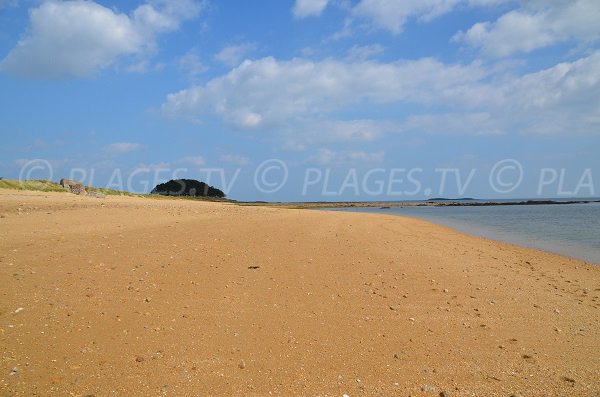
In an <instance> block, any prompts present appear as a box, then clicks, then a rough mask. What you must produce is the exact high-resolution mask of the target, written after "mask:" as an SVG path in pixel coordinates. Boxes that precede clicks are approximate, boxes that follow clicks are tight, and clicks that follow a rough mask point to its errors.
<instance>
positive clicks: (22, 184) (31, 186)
mask: <svg viewBox="0 0 600 397" xmlns="http://www.w3.org/2000/svg"><path fill="white" fill-rule="evenodd" d="M0 189H15V190H34V191H39V192H68V191H69V190H68V189H67V188H64V187H62V186H61V185H59V184H58V183H56V182H52V181H46V180H41V179H32V180H25V181H19V180H11V179H0ZM85 190H86V191H87V192H88V193H90V192H96V193H102V194H105V195H112V196H136V195H135V194H133V193H129V192H124V191H122V190H115V189H105V188H95V187H91V186H86V187H85Z"/></svg>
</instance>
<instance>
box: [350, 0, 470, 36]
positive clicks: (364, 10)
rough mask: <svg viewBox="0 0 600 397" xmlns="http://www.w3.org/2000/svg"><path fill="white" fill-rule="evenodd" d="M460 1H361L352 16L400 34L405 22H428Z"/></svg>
mask: <svg viewBox="0 0 600 397" xmlns="http://www.w3.org/2000/svg"><path fill="white" fill-rule="evenodd" d="M459 2H460V0H403V1H398V0H361V1H360V2H359V3H358V4H357V5H356V6H355V7H354V8H353V10H352V13H353V15H354V16H356V17H359V18H364V19H367V20H368V21H370V22H371V23H372V24H373V25H374V26H375V27H378V28H381V29H386V30H389V31H390V32H392V33H394V34H398V33H401V32H402V30H403V28H404V25H405V23H406V21H407V20H408V19H409V18H411V17H415V18H417V19H419V20H423V21H429V20H432V19H434V18H436V17H438V16H440V15H442V14H445V13H447V12H449V11H450V10H452V9H453V8H454V7H455V6H456V5H457V4H458V3H459Z"/></svg>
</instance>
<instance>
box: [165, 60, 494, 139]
mask: <svg viewBox="0 0 600 397" xmlns="http://www.w3.org/2000/svg"><path fill="white" fill-rule="evenodd" d="M484 75H485V72H484V71H483V70H482V68H480V67H479V66H478V65H444V64H442V63H441V62H439V61H436V60H434V59H430V58H424V59H419V60H414V61H398V62H393V63H381V62H375V61H362V62H352V63H344V62H341V61H337V60H333V59H328V60H324V61H320V62H312V61H308V60H304V59H292V60H290V61H277V60H276V59H274V58H272V57H268V58H263V59H259V60H256V61H244V62H243V63H242V64H241V65H240V66H238V67H237V68H235V69H233V70H232V71H230V72H229V73H228V74H227V75H224V76H221V77H217V78H215V79H213V80H211V81H209V82H208V83H207V84H206V85H204V86H193V87H191V88H188V89H185V90H182V91H180V92H177V93H174V94H170V95H168V97H167V101H166V103H164V104H163V111H164V112H165V113H166V114H169V115H173V116H181V117H185V118H190V119H193V118H198V117H201V116H202V115H207V114H211V113H212V114H217V115H219V116H220V117H222V118H223V119H224V120H225V121H226V122H228V123H230V124H233V125H235V126H237V127H240V128H247V129H253V128H254V129H255V128H267V127H274V126H284V125H287V124H288V123H289V122H290V121H298V120H303V119H305V118H307V117H308V118H314V117H316V116H319V115H325V114H328V113H330V112H332V111H334V110H336V109H342V108H344V107H345V106H348V105H350V104H357V103H361V102H370V103H390V102H396V101H407V102H412V103H431V102H437V101H440V100H444V99H454V98H457V99H461V100H462V99H464V95H465V94H466V93H465V92H464V90H462V89H461V88H462V87H464V86H465V85H466V84H470V83H474V82H477V81H478V80H480V79H481V78H482V77H484ZM477 100H478V98H473V101H477Z"/></svg>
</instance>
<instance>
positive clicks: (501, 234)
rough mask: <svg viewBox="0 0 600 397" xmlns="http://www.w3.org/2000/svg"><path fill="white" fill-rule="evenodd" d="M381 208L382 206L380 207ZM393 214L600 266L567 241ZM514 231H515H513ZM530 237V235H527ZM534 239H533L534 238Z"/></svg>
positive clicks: (476, 225)
mask: <svg viewBox="0 0 600 397" xmlns="http://www.w3.org/2000/svg"><path fill="white" fill-rule="evenodd" d="M361 208H378V207H361ZM310 209H313V210H323V211H335V210H336V209H337V210H339V211H342V212H343V211H348V210H356V211H351V212H352V213H363V214H383V213H380V212H369V211H361V210H360V208H352V209H351V208H348V207H336V208H310ZM380 209H381V208H380ZM388 214H389V215H391V216H398V217H406V218H410V219H415V220H420V221H424V222H428V223H431V224H434V225H437V226H440V227H445V228H447V229H449V230H450V231H452V232H455V233H462V234H465V235H468V236H471V237H475V238H483V239H486V240H490V241H497V242H501V243H505V244H509V245H511V246H515V247H520V248H528V249H533V250H537V251H541V252H545V253H549V254H554V255H559V256H563V257H566V258H571V259H576V260H580V261H583V262H585V263H588V264H590V265H594V266H600V259H593V258H596V257H597V256H598V255H596V256H594V255H593V254H591V256H590V254H584V255H578V254H574V253H571V252H569V251H573V250H574V249H575V247H574V246H572V245H569V243H568V242H565V241H549V240H539V239H537V240H536V241H523V240H522V239H517V238H515V237H514V236H512V237H509V236H505V235H509V234H511V232H509V231H507V230H501V229H497V228H495V227H493V226H487V225H483V224H473V223H469V222H468V221H456V220H449V219H447V218H443V219H433V218H427V217H422V216H418V215H415V214H402V213H388ZM513 233H514V232H513ZM525 237H529V236H525ZM532 240H533V239H532ZM552 244H557V246H558V247H559V248H556V246H555V247H551V246H552ZM579 248H580V249H582V250H589V248H588V247H583V246H582V247H579Z"/></svg>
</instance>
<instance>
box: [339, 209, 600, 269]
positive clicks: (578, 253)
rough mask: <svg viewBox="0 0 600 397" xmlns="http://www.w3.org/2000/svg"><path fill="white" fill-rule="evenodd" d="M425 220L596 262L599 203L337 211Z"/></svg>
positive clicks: (599, 234)
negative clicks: (402, 216)
mask: <svg viewBox="0 0 600 397" xmlns="http://www.w3.org/2000/svg"><path fill="white" fill-rule="evenodd" d="M334 210H336V211H354V212H372V213H382V214H393V215H404V216H411V217H415V218H420V219H425V220H428V221H431V222H434V223H438V224H442V225H445V226H449V227H452V228H454V229H457V230H460V231H463V232H466V233H469V234H474V235H478V236H482V237H486V238H491V239H495V240H502V241H506V242H508V243H512V244H517V245H522V246H527V247H533V248H538V249H542V250H545V251H549V252H555V253H559V254H563V255H567V256H571V257H575V258H579V259H583V260H585V261H588V262H591V263H595V264H600V203H583V204H554V205H502V206H480V207H472V206H460V207H451V206H446V207H444V206H440V207H433V206H422V207H411V206H405V207H391V208H357V207H354V208H338V209H334Z"/></svg>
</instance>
